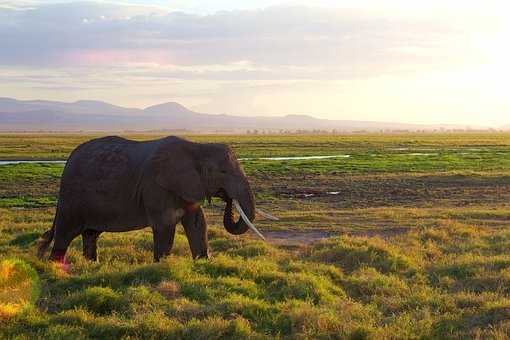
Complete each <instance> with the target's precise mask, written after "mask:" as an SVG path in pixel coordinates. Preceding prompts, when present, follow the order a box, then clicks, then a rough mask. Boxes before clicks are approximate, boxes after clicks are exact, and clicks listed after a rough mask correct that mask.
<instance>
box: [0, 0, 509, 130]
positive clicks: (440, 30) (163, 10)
mask: <svg viewBox="0 0 510 340" xmlns="http://www.w3.org/2000/svg"><path fill="white" fill-rule="evenodd" d="M508 7H509V5H507V4H506V2H503V1H469V2H461V1H451V2H448V3H447V4H445V3H444V2H440V1H431V2H427V4H423V3H422V2H420V3H418V2H409V1H397V0H396V1H390V2H385V4H384V6H382V5H381V3H380V2H376V1H368V0H367V1H360V2H358V1H357V2H354V1H344V2H341V3H339V2H337V1H318V2H317V3H314V5H313V6H310V5H306V3H305V2H302V1H301V2H300V1H287V2H281V1H269V0H268V1H262V2H255V1H246V2H244V1H243V2H242V4H240V3H239V2H234V1H227V0H224V1H219V2H214V3H209V2H200V1H117V2H115V1H113V2H110V1H108V2H106V1H96V2H74V1H67V2H62V1H58V2H57V1H55V2H53V1H21V2H15V1H0V32H3V33H4V34H2V35H1V36H0V43H2V46H7V48H3V49H2V50H1V51H0V94H1V96H4V97H14V98H18V99H40V98H44V99H52V100H61V101H74V100H81V99H95V100H104V101H108V102H112V103H115V104H118V105H123V106H130V107H146V106H149V105H152V104H156V103H161V102H166V101H177V102H179V103H181V104H183V105H185V106H187V107H189V108H191V109H193V110H195V111H199V112H207V113H218V114H220V113H223V114H235V115H245V116H249V115H285V114H309V115H312V116H316V117H320V118H328V119H357V120H373V121H398V122H412V123H462V124H464V123H465V124H470V125H476V126H483V127H500V126H502V125H505V124H508V123H509V118H508V117H509V115H508V113H509V110H510V99H509V97H508V94H507V90H506V84H507V79H508V76H509V73H510V69H509V66H508V59H509V58H510V47H509V45H508V43H507V40H508V36H509V35H510V24H509V23H508V21H507V20H506V17H505V16H506V13H508V9H509V8H508ZM55 19H58V20H60V21H61V25H58V26H55V25H53V24H52V22H53V21H54V20H55ZM7 32H9V34H5V33H7Z"/></svg>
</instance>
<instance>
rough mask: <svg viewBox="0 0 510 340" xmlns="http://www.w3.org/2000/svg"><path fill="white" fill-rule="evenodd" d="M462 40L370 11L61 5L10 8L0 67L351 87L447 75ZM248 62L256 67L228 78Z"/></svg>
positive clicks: (1, 15)
mask: <svg viewBox="0 0 510 340" xmlns="http://www.w3.org/2000/svg"><path fill="white" fill-rule="evenodd" d="M460 35H461V33H460V32H458V31H456V30H454V29H453V28H451V27H449V26H448V25H446V24H444V23H437V22H428V21H406V20H404V19H402V18H391V17H387V16H384V15H377V14H374V13H369V12H367V11H363V10H345V9H344V10H342V9H331V8H329V9H324V8H312V7H271V8H267V9H264V10H247V11H230V12H218V13H216V14H212V15H192V14H186V13H182V12H169V11H167V10H165V9H161V8H156V7H147V6H127V5H118V4H111V3H92V2H84V3H64V4H62V3H61V4H53V5H36V6H35V7H34V8H31V9H25V10H12V9H6V8H3V9H0V44H1V45H2V49H1V50H0V64H1V65H4V66H33V67H73V66H98V67H101V66H106V67H108V66H118V65H132V64H137V65H140V64H154V65H159V66H163V67H164V69H163V70H162V74H167V75H168V76H169V77H182V78H183V79H186V78H192V79H197V78H200V77H203V78H206V79H207V78H211V79H250V78H253V79H260V78H265V79H282V78H286V77H287V78H288V77H289V76H290V77H295V78H296V79H302V78H305V79H308V78H323V77H326V78H332V77H333V78H345V77H355V76H367V75H374V74H375V75H377V74H383V73H388V72H397V71H406V70H409V69H412V68H413V67H415V66H416V65H423V64H428V65H435V66H437V65H438V64H439V63H440V61H444V60H445V58H449V57H450V56H451V54H449V50H450V49H451V47H450V46H451V42H452V41H457V42H458V41H459V39H458V38H459V36H460ZM239 62H246V65H250V66H252V68H251V69H250V68H236V67H233V68H232V69H228V66H229V65H236V63H239ZM207 65H210V66H211V67H210V69H209V70H208V69H206V68H204V66H207ZM215 65H227V67H226V69H224V70H215V69H214V67H215ZM200 67H202V69H201V70H200V69H199V68H200Z"/></svg>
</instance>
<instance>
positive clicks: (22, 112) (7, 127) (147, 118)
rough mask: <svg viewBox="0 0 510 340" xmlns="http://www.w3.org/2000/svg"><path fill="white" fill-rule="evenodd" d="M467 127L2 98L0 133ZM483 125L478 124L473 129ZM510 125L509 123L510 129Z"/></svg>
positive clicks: (177, 105) (166, 105)
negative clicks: (209, 112) (211, 112)
mask: <svg viewBox="0 0 510 340" xmlns="http://www.w3.org/2000/svg"><path fill="white" fill-rule="evenodd" d="M467 127H468V126H466V125H452V124H429V125H425V124H407V123H395V122H374V121H358V120H331V119H320V118H315V117H313V116H312V115H305V114H288V115H284V116H235V115H228V114H207V113H199V112H195V111H192V110H190V109H188V108H186V107H185V106H183V105H181V104H180V103H177V102H166V103H161V104H156V105H152V106H149V107H146V108H144V109H139V108H126V107H122V106H118V105H113V104H110V103H107V102H104V101H98V100H78V101H75V102H70V103H69V102H59V101H48V100H16V99H13V98H7V97H2V98H0V131H34V130H37V131H76V130H85V131H89V130H90V131H92V130H93V131H118V130H132V131H147V130H183V129H184V130H190V131H197V132H201V131H206V132H207V131H209V132H211V131H237V132H239V131H241V130H244V131H246V130H257V129H259V130H276V131H277V130H337V131H339V132H352V131H368V132H374V131H381V130H383V131H388V130H393V131H395V130H412V131H417V130H439V129H465V128H467ZM469 128H473V129H475V128H480V127H473V126H471V127H469ZM509 128H510V127H509Z"/></svg>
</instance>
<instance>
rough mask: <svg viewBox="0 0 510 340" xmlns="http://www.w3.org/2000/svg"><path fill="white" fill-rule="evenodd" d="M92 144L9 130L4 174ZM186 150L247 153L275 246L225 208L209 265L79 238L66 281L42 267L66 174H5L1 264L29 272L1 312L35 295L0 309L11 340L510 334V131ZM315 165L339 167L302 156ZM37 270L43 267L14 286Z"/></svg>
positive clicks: (217, 206) (179, 244)
mask: <svg viewBox="0 0 510 340" xmlns="http://www.w3.org/2000/svg"><path fill="white" fill-rule="evenodd" d="M94 137H96V136H93V135H85V134H68V135H63V134H45V135H40V134H39V135H34V134H17V135H9V134H2V135H0V160H39V161H52V160H65V159H66V158H67V156H68V155H69V153H70V152H71V151H72V149H73V148H74V147H75V146H77V145H78V144H80V143H81V142H84V141H86V140H89V139H91V138H94ZM127 137H129V138H132V139H137V140H144V139H152V138H157V137H158V136H155V135H140V134H136V135H128V136H127ZM187 138H188V139H191V140H194V141H199V142H221V143H226V144H229V145H230V146H231V147H232V148H233V149H234V150H235V152H236V153H237V155H238V157H239V158H240V159H241V164H242V166H243V168H244V169H245V172H246V173H247V175H248V177H249V179H250V181H251V184H252V188H253V189H254V192H255V194H256V199H257V203H258V207H259V208H261V209H263V210H264V211H268V212H270V213H272V214H273V215H276V216H278V217H279V218H280V220H279V221H268V220H263V219H262V218H258V219H257V221H256V222H257V223H256V224H257V225H258V226H259V227H260V229H261V231H262V232H263V233H264V234H265V235H266V236H267V238H268V240H269V242H267V243H265V242H263V241H261V240H259V239H257V238H255V237H254V235H253V234H246V235H242V236H238V237H236V236H231V235H229V234H227V233H226V232H225V231H224V230H223V227H222V221H221V214H222V208H223V205H222V202H220V201H219V200H213V201H212V204H208V203H204V206H205V211H206V215H207V220H208V223H209V227H210V228H209V246H210V248H211V251H212V254H213V256H212V258H211V259H209V260H196V261H194V260H192V259H191V255H190V252H189V248H188V245H187V240H186V238H185V236H184V234H183V231H182V228H181V229H179V232H178V235H177V237H176V242H175V245H174V248H173V250H172V254H171V256H170V257H168V258H166V259H165V260H164V261H162V262H160V263H157V264H154V263H153V255H152V235H151V232H150V229H144V230H141V231H134V232H127V233H105V234H103V235H101V238H100V240H99V261H98V262H97V263H91V262H88V261H86V260H85V259H84V258H83V256H82V255H81V239H80V238H77V239H76V240H75V241H74V242H73V243H72V245H71V248H70V250H69V252H68V255H67V259H68V262H69V268H68V270H62V268H61V267H58V266H55V265H53V264H51V263H48V262H47V261H41V260H39V259H37V257H36V256H35V254H36V245H37V240H38V238H39V237H40V235H41V234H42V233H43V232H44V231H46V230H48V229H49V228H50V226H51V224H52V220H53V214H54V210H55V202H56V198H57V195H58V188H59V179H60V175H61V173H62V170H63V164H61V163H44V162H42V163H25V164H7V165H0V258H3V259H8V260H9V261H11V263H14V265H12V266H11V267H9V268H11V269H10V270H3V271H0V290H1V291H2V292H3V293H1V294H0V298H2V299H15V298H17V297H18V298H20V296H17V295H16V294H18V293H19V294H21V290H16V289H14V288H15V287H18V286H19V285H20V284H21V283H23V282H28V283H27V284H29V285H30V284H32V285H34V286H37V287H36V288H37V289H35V290H34V291H37V294H36V296H37V299H33V300H34V301H33V304H32V305H27V306H26V307H24V308H22V309H21V310H14V309H13V308H11V309H9V308H4V309H0V338H7V339H11V338H17V339H36V338H44V339H88V338H96V339H111V338H124V339H138V338H146V339H174V338H189V339H215V338H216V339H219V338H231V339H239V338H254V339H264V338H282V339H286V338H289V339H294V338H301V339H308V338H310V339H311V338H340V339H343V338H346V339H365V338H366V339H409V338H423V339H430V338H437V339H443V338H453V339H466V338H479V339H490V338H494V339H507V338H508V337H510V134H504V133H490V134H489V133H486V134H478V133H464V134H460V133H459V134H453V133H452V134H395V135H385V134H371V135H358V134H354V135H313V136H312V135H310V136H301V135H299V136H298V135H296V136H276V135H275V136H272V135H240V136H232V135H228V136H227V135H208V136H204V135H200V136H198V135H195V136H187ZM315 156H334V157H330V158H309V159H306V158H305V159H303V158H299V159H288V157H315ZM261 158H264V159H261ZM16 259H18V260H20V262H16ZM4 262H5V261H4ZM16 263H17V264H16ZM23 263H25V264H28V265H30V266H31V267H32V268H34V271H33V272H30V271H27V273H29V274H30V275H29V277H22V276H20V275H18V276H16V277H15V279H13V276H12V275H11V274H12V271H14V270H15V269H16V266H18V267H20V266H22V265H23ZM9 275H10V276H9ZM16 285H18V286H16ZM9 287H10V288H12V289H10V290H9V289H8V288H9ZM13 287H14V288H13ZM31 294H32V293H31ZM27 299H30V298H29V297H27Z"/></svg>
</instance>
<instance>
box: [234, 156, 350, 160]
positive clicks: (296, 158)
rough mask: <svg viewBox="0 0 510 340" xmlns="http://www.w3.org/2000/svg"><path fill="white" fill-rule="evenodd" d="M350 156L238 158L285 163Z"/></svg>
mask: <svg viewBox="0 0 510 340" xmlns="http://www.w3.org/2000/svg"><path fill="white" fill-rule="evenodd" d="M349 157H351V155H333V156H296V157H260V158H239V160H240V161H255V160H264V161H287V160H307V159H329V158H349Z"/></svg>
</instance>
